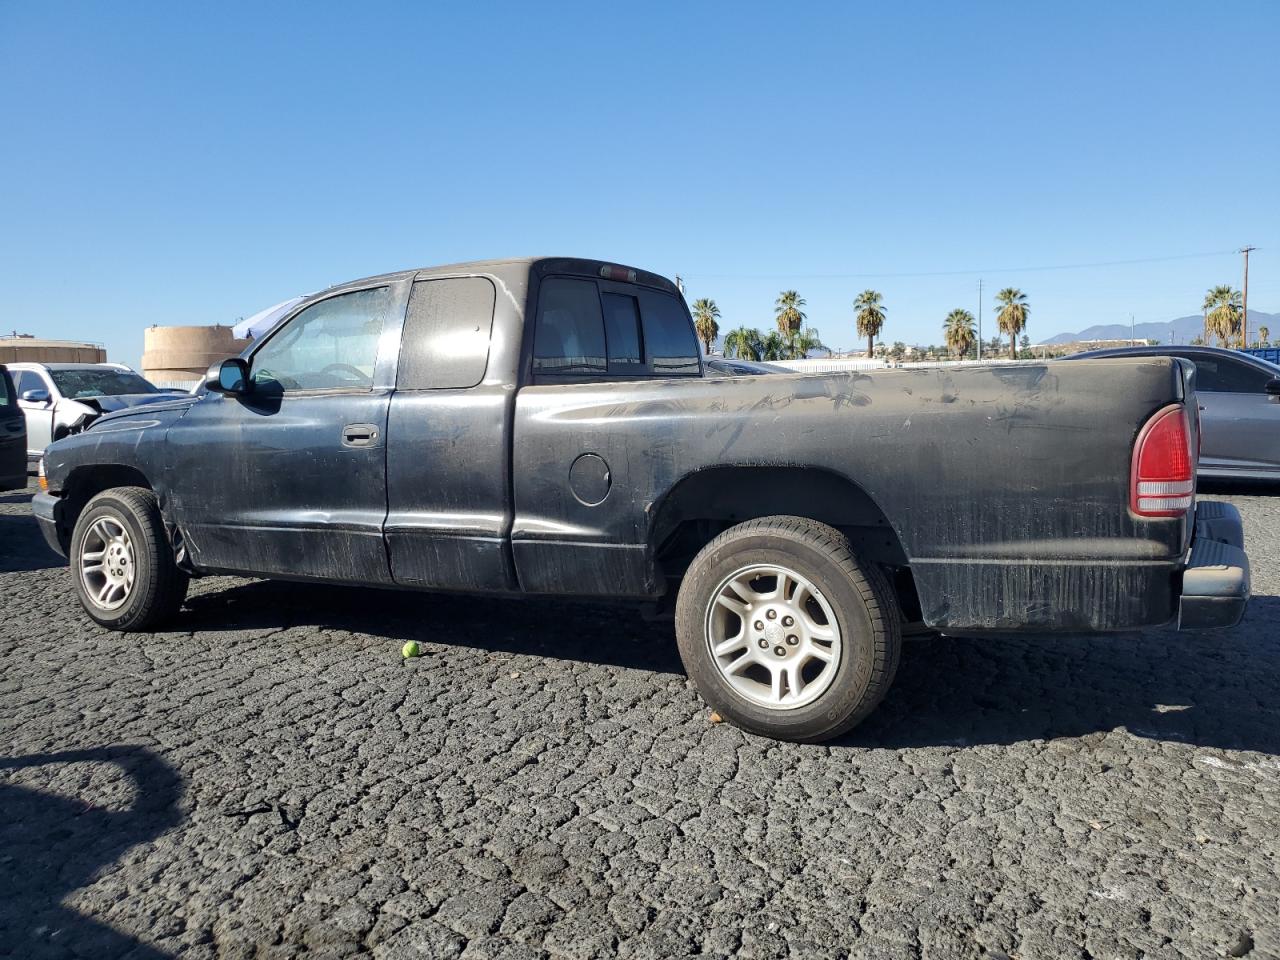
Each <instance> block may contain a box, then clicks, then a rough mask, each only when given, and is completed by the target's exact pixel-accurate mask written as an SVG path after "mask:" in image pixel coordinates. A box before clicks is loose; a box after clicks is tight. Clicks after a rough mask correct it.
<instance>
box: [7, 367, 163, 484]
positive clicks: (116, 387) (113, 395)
mask: <svg viewBox="0 0 1280 960" xmlns="http://www.w3.org/2000/svg"><path fill="white" fill-rule="evenodd" d="M8 368H9V376H10V377H12V378H13V381H14V386H15V388H16V389H17V391H18V406H19V407H20V408H21V409H22V412H23V414H25V415H26V419H27V459H28V460H29V461H34V460H39V459H40V457H41V456H42V455H43V454H44V448H45V447H47V446H48V445H49V444H50V443H52V442H53V441H54V440H57V439H59V438H61V437H64V436H66V435H67V434H69V433H73V432H75V431H76V430H78V429H80V428H81V427H83V426H84V425H85V424H87V423H90V422H92V421H93V420H95V419H97V418H98V417H100V416H102V414H104V413H110V412H111V411H113V410H123V409H124V408H125V407H136V406H139V405H140V404H144V403H156V402H158V401H160V400H170V399H172V398H173V397H174V396H175V395H178V396H180V395H181V394H182V391H180V390H178V391H174V390H161V389H160V388H159V387H157V386H155V385H154V384H153V383H151V382H150V381H148V380H144V379H143V378H142V377H140V376H138V374H136V373H134V372H133V371H132V370H130V369H129V368H128V367H126V366H125V365H124V364H121V363H10V364H8Z"/></svg>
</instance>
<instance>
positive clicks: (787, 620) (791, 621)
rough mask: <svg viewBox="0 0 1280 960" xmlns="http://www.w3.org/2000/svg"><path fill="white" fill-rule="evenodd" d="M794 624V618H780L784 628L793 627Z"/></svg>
mask: <svg viewBox="0 0 1280 960" xmlns="http://www.w3.org/2000/svg"><path fill="white" fill-rule="evenodd" d="M795 622H796V618H795V617H783V618H782V625H783V626H784V627H789V626H791V625H793V624H794V623H795Z"/></svg>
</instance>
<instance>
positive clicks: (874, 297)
mask: <svg viewBox="0 0 1280 960" xmlns="http://www.w3.org/2000/svg"><path fill="white" fill-rule="evenodd" d="M853 309H854V310H855V311H857V313H856V315H855V317H854V319H855V320H857V322H858V336H860V337H866V338H867V356H868V357H870V356H872V355H873V354H874V353H875V346H876V337H878V336H880V330H881V329H882V328H883V327H884V313H885V310H886V309H888V308H887V307H885V305H884V298H883V297H881V296H880V294H879V293H878V292H877V291H875V290H863V291H862V292H861V293H860V294H858V298H857V299H856V300H854V301H853Z"/></svg>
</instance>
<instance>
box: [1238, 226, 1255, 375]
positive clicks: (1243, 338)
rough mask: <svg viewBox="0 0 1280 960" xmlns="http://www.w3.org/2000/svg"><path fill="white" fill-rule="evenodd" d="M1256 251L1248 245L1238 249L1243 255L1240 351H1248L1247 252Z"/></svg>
mask: <svg viewBox="0 0 1280 960" xmlns="http://www.w3.org/2000/svg"><path fill="white" fill-rule="evenodd" d="M1257 249H1258V248H1257V247H1250V246H1248V245H1246V246H1244V247H1241V248H1240V252H1241V253H1243V254H1244V319H1243V320H1241V321H1240V349H1241V350H1247V349H1249V251H1250V250H1257Z"/></svg>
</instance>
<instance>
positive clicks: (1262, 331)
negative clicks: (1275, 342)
mask: <svg viewBox="0 0 1280 960" xmlns="http://www.w3.org/2000/svg"><path fill="white" fill-rule="evenodd" d="M1258 340H1259V342H1260V343H1261V344H1262V346H1264V347H1269V346H1271V331H1270V330H1268V329H1267V328H1266V327H1259V328H1258Z"/></svg>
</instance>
